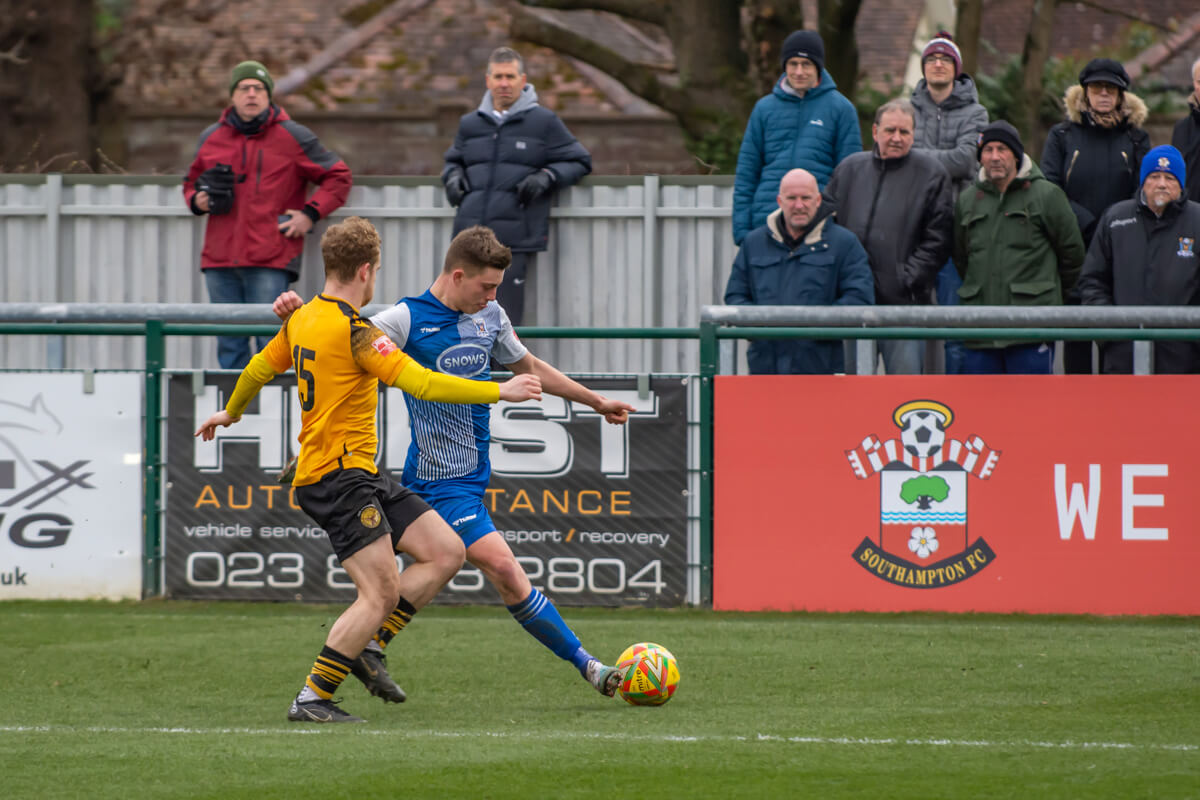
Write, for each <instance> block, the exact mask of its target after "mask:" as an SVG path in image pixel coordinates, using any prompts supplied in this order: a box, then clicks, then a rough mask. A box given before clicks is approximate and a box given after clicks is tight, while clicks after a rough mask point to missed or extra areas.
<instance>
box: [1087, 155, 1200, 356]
mask: <svg viewBox="0 0 1200 800" xmlns="http://www.w3.org/2000/svg"><path fill="white" fill-rule="evenodd" d="M1186 177H1187V171H1186V169H1185V168H1184V162H1183V155H1182V154H1181V153H1180V152H1179V151H1178V150H1177V149H1175V148H1174V147H1172V146H1171V145H1169V144H1166V145H1162V146H1160V147H1156V148H1154V149H1153V150H1151V151H1150V152H1149V153H1147V154H1146V157H1145V158H1143V159H1142V169H1141V180H1142V184H1141V186H1142V188H1141V190H1140V191H1139V192H1138V196H1137V198H1136V199H1133V200H1122V201H1120V202H1119V203H1114V204H1113V205H1112V206H1110V207H1109V209H1108V210H1107V211H1105V212H1104V215H1103V216H1101V217H1100V222H1099V223H1098V224H1097V225H1096V235H1095V236H1094V237H1093V238H1092V246H1091V247H1090V248H1089V249H1088V253H1087V258H1086V259H1085V260H1084V262H1083V274H1082V275H1081V276H1080V278H1079V292H1080V295H1081V296H1082V297H1083V304H1084V305H1100V306H1111V305H1116V306H1195V305H1200V248H1198V247H1197V245H1196V242H1197V241H1198V240H1200V203H1195V202H1191V201H1189V200H1188V199H1187V197H1185V196H1184V194H1183V187H1184V186H1185V185H1186V183H1187V181H1186V180H1185V178H1186ZM1100 369H1101V371H1102V372H1116V373H1129V372H1132V371H1133V346H1132V344H1131V343H1130V342H1104V343H1102V344H1101V346H1100ZM1154 372H1156V373H1195V372H1200V345H1198V344H1197V343H1196V342H1156V343H1155V345H1154Z"/></svg>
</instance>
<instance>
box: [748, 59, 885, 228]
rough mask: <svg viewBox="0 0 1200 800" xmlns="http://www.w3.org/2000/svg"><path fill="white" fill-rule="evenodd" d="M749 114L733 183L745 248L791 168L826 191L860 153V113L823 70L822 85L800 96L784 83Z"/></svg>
mask: <svg viewBox="0 0 1200 800" xmlns="http://www.w3.org/2000/svg"><path fill="white" fill-rule="evenodd" d="M786 80H787V76H786V75H784V76H782V77H781V78H780V79H779V80H778V81H776V82H775V88H774V89H773V90H772V91H771V93H770V94H769V95H766V96H765V97H763V98H761V99H760V100H759V101H758V102H757V103H756V104H755V106H754V110H753V111H752V112H751V113H750V121H749V122H748V123H746V132H745V134H744V135H743V136H742V146H741V150H739V151H738V161H737V175H736V176H735V178H734V182H733V241H734V242H735V243H737V244H741V243H742V240H743V239H744V238H745V237H746V234H748V233H749V232H750V231H751V230H753V229H754V228H757V227H759V226H760V225H762V224H763V223H764V222H765V221H766V219H767V215H768V214H770V213H771V211H772V210H773V209H775V208H777V207H778V204H777V203H776V202H775V198H776V197H777V196H778V195H779V182H780V180H782V179H783V176H784V175H786V174H787V173H788V172H790V171H791V170H793V169H805V170H808V171H809V172H811V173H812V175H813V177H814V178H816V179H817V186H818V187H820V188H824V187H825V184H826V183H828V182H829V178H830V176H832V175H833V168H834V167H836V166H837V165H838V164H840V163H841V162H842V159H844V158H845V157H846V156H848V155H850V154H851V153H858V152H861V151H862V135H861V133H860V132H859V128H858V112H857V111H855V110H854V105H853V104H852V103H851V102H850V101H849V100H847V99H846V98H845V97H844V96H843V95H842V93H841V92H839V91H838V90H837V84H836V83H834V81H833V76H832V75H830V74H829V73H828V72H826V71H825V70H824V69H822V70H821V82H820V83H819V84H817V85H816V86H814V87H813V88H811V89H809V90H808V91H806V92H805V93H804V96H803V97H799V96H797V95H796V94H795V93H793V92H792V91H790V90H785V89H784V88H783V86H782V85H781V84H782V83H783V82H784V81H786Z"/></svg>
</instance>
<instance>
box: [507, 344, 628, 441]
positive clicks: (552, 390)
mask: <svg viewBox="0 0 1200 800" xmlns="http://www.w3.org/2000/svg"><path fill="white" fill-rule="evenodd" d="M505 366H507V367H508V368H509V369H510V370H512V371H513V372H515V373H516V374H517V375H536V376H538V377H539V378H541V380H542V390H543V391H545V392H547V393H548V394H552V395H556V396H558V397H561V398H563V399H564V400H571V401H574V402H576V403H583V404H584V405H585V406H588V407H589V408H591V409H592V410H593V411H595V412H596V413H597V414H600V415H602V416H603V417H604V420H605V421H606V422H608V423H611V424H613V425H623V424H625V423H626V422H627V421H628V420H629V412H631V411H636V410H637V409H635V408H634V407H633V406H631V405H629V403H625V402H622V401H620V400H613V399H611V398H608V397H605V396H604V395H602V394H599V393H597V392H593V391H592V390H591V389H589V388H587V387H586V386H584V385H583V384H582V383H579V382H578V381H576V380H574V379H572V378H568V377H567V376H566V375H564V374H563V373H562V372H560V371H559V370H558V368H557V367H555V366H553V365H551V364H548V363H546V362H545V361H542V360H541V359H540V358H538V357H537V356H535V355H534V354H533V353H526V354H525V355H524V356H523V357H522V358H521V359H520V360H519V361H517V362H515V363H513V364H507V365H505Z"/></svg>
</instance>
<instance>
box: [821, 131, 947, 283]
mask: <svg viewBox="0 0 1200 800" xmlns="http://www.w3.org/2000/svg"><path fill="white" fill-rule="evenodd" d="M825 195H826V196H827V197H828V198H829V200H830V202H831V203H832V204H833V205H834V206H836V208H837V220H838V224H840V225H842V226H844V227H846V228H847V229H849V230H850V232H851V233H853V234H854V235H855V236H857V237H858V240H859V241H860V242H862V244H863V247H864V248H865V249H866V251H867V256H868V258H869V259H870V261H871V271H872V272H873V273H874V275H875V302H876V303H878V304H879V305H897V304H907V303H922V304H923V303H929V302H931V301H932V299H933V298H932V292H931V289H932V287H933V282H934V278H935V277H936V276H937V272H938V270H939V269H941V268H942V265H943V264H945V263H946V259H947V258H949V257H950V250H951V248H952V242H951V237H952V236H953V229H954V205H953V190H952V188H951V185H950V176H949V175H947V174H946V170H945V168H944V167H942V165H941V164H939V163H938V161H937V159H935V158H934V157H933V155H932V154H931V153H930V152H929V151H922V150H910V151H909V152H908V154H907V155H905V156H903V157H902V158H887V159H885V158H880V156H879V148H878V147H876V148H875V149H874V150H872V151H871V152H869V153H855V154H854V155H852V156H850V157H849V158H847V159H846V160H845V161H843V162H842V163H841V164H838V166H837V169H835V170H834V171H833V179H832V180H830V181H829V185H828V186H826V187H825Z"/></svg>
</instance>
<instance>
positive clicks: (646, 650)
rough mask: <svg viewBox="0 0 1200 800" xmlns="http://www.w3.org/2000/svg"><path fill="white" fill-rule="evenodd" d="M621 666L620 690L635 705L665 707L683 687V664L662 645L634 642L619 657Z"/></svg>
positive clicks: (622, 695) (618, 667) (628, 701)
mask: <svg viewBox="0 0 1200 800" xmlns="http://www.w3.org/2000/svg"><path fill="white" fill-rule="evenodd" d="M617 669H619V670H621V685H620V686H619V687H618V688H617V691H618V692H619V693H620V695H621V697H623V698H624V699H625V702H626V703H630V704H632V705H635V706H661V705H662V704H663V703H665V702H667V701H668V700H670V699H671V698H672V697H673V696H674V695H675V690H676V689H677V688H678V687H679V663H678V662H677V661H676V660H675V656H673V655H671V651H670V650H668V649H667V648H665V647H663V646H662V645H660V644H655V643H653V642H638V643H637V644H632V645H630V646H629V647H627V648H625V652H623V653H621V656H620V657H619V658H618V659H617Z"/></svg>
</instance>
